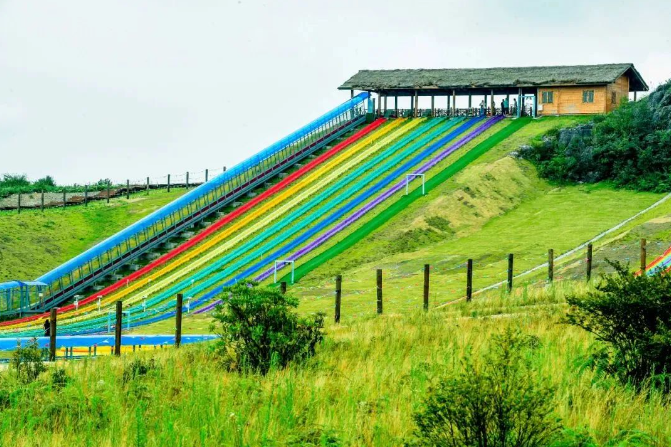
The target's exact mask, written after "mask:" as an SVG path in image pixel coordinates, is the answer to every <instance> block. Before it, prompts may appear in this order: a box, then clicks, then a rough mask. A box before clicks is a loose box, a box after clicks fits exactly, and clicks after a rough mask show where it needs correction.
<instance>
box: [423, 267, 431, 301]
mask: <svg viewBox="0 0 671 447" xmlns="http://www.w3.org/2000/svg"><path fill="white" fill-rule="evenodd" d="M430 270H431V266H429V264H424V311H425V312H428V310H429V272H430Z"/></svg>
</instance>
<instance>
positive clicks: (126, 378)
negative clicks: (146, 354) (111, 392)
mask: <svg viewBox="0 0 671 447" xmlns="http://www.w3.org/2000/svg"><path fill="white" fill-rule="evenodd" d="M156 369H158V365H157V364H156V361H155V360H154V359H153V358H150V359H149V360H146V359H142V358H136V359H133V361H132V362H130V364H129V365H127V366H126V367H125V368H124V370H123V375H122V380H123V383H128V382H132V381H133V380H135V379H137V378H140V377H144V376H146V375H148V374H149V373H150V372H152V371H155V370H156Z"/></svg>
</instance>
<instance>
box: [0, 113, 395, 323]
mask: <svg viewBox="0 0 671 447" xmlns="http://www.w3.org/2000/svg"><path fill="white" fill-rule="evenodd" d="M384 123H385V120H384V119H382V118H381V119H378V120H375V121H374V122H373V123H371V124H369V125H368V126H366V127H364V128H363V129H361V130H359V131H358V132H356V133H355V134H353V135H352V136H350V137H348V138H347V139H345V140H344V141H342V142H340V143H338V144H337V145H335V146H334V147H333V148H331V149H329V150H328V151H327V152H325V153H323V154H321V155H320V156H318V157H317V158H315V159H314V160H312V161H310V162H309V163H308V164H306V165H305V166H303V167H301V168H300V169H299V170H297V171H296V172H294V173H292V174H290V175H289V176H287V177H286V178H285V179H283V180H282V181H280V182H279V183H277V184H276V185H273V186H272V187H270V188H269V189H268V190H266V191H264V192H263V193H261V194H260V195H258V196H257V197H255V198H253V199H252V200H250V201H249V202H246V203H245V204H243V205H242V206H240V207H239V208H237V209H235V210H234V211H233V212H231V213H229V214H227V215H226V216H224V217H223V218H222V219H220V220H219V221H217V222H215V223H214V224H213V225H211V226H209V227H208V228H207V229H205V230H204V231H202V232H201V233H199V234H197V235H196V236H194V237H193V238H191V239H190V240H188V241H186V242H185V243H183V244H181V245H180V246H179V247H176V248H175V249H173V250H171V251H170V252H169V253H167V254H165V255H163V256H161V257H160V258H158V259H156V260H155V261H153V262H151V263H150V264H148V265H146V266H145V267H143V268H141V269H139V270H138V271H136V272H134V273H132V274H130V275H129V276H127V277H125V278H122V279H121V280H119V281H117V282H116V283H114V284H112V285H110V286H108V287H107V288H105V289H103V290H101V291H99V292H97V293H95V294H93V295H91V296H89V297H87V298H85V299H84V300H81V301H80V302H79V305H78V307H79V309H80V310H82V311H86V310H87V309H86V307H85V306H86V305H87V304H91V303H94V304H97V300H98V298H99V297H106V296H107V295H109V294H111V293H113V292H115V291H117V290H120V289H122V288H123V287H124V286H125V287H128V286H129V285H130V283H132V282H133V283H134V282H136V281H137V280H139V279H140V278H142V277H143V276H145V275H146V274H148V273H150V272H152V271H153V270H155V269H156V268H157V267H159V266H162V265H164V264H166V263H167V262H168V261H170V260H172V259H174V258H176V257H178V256H179V255H180V254H182V253H184V252H186V251H187V250H189V249H190V248H192V247H195V246H196V245H198V244H199V243H201V242H203V241H205V240H206V239H207V238H208V237H210V236H211V235H213V234H215V233H216V232H218V231H219V230H220V229H222V228H223V227H224V226H225V225H227V224H230V223H231V222H233V221H234V220H235V219H237V218H239V217H240V216H242V215H244V214H245V213H247V212H248V211H249V210H251V209H253V208H254V207H255V206H257V205H259V204H260V203H262V202H263V201H265V200H267V199H268V198H270V197H272V196H274V195H275V194H277V193H279V192H281V191H282V190H284V189H286V188H287V187H288V186H289V185H290V184H292V183H294V182H295V181H296V180H298V179H299V178H301V177H302V176H304V175H306V174H307V173H309V172H311V171H313V170H314V169H315V168H316V167H317V166H319V165H321V164H323V163H325V162H326V161H328V160H329V159H332V158H333V157H334V156H336V155H337V154H339V153H341V152H342V151H344V150H345V149H346V148H348V147H349V146H351V145H352V144H354V143H356V142H358V141H360V140H361V139H363V138H364V137H366V136H368V135H369V134H371V133H373V132H374V131H375V130H377V129H378V128H379V127H380V126H382V124H384ZM73 310H75V305H74V304H70V305H67V306H64V307H62V308H59V309H58V312H59V314H60V313H66V312H70V311H73ZM47 316H48V313H44V314H39V315H33V316H30V317H24V318H20V319H16V320H11V321H5V322H0V327H2V326H10V327H11V326H15V325H17V324H20V323H27V322H31V321H36V320H41V319H44V318H46V317H47Z"/></svg>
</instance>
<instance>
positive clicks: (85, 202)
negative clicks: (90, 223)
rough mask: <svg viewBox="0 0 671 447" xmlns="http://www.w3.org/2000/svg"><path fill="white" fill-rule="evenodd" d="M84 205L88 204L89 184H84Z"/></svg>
mask: <svg viewBox="0 0 671 447" xmlns="http://www.w3.org/2000/svg"><path fill="white" fill-rule="evenodd" d="M84 206H89V185H84Z"/></svg>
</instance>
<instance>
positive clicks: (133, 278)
mask: <svg viewBox="0 0 671 447" xmlns="http://www.w3.org/2000/svg"><path fill="white" fill-rule="evenodd" d="M499 120H500V118H498V117H494V118H490V119H484V118H470V119H466V118H452V119H443V118H428V119H424V118H421V119H394V120H383V119H378V120H375V121H373V122H372V123H371V124H368V125H366V126H362V127H360V128H359V129H358V130H357V131H356V132H355V133H354V134H352V135H351V136H350V137H348V138H347V139H345V140H344V141H342V142H341V143H339V144H337V145H335V146H333V147H332V148H330V149H328V150H327V151H326V152H324V153H323V154H321V155H320V156H318V157H317V158H315V159H314V160H312V161H310V162H309V163H307V164H306V165H305V166H302V167H300V169H299V170H298V171H296V172H294V173H292V174H290V175H289V176H287V177H286V178H284V179H283V180H282V181H280V182H279V183H277V184H276V185H273V186H271V187H270V188H269V189H267V190H266V191H264V192H263V193H261V194H260V195H258V196H256V197H254V198H253V199H251V200H250V201H249V202H247V203H245V204H244V205H242V206H240V207H239V208H236V209H235V210H234V211H232V212H231V213H229V214H227V215H226V216H224V217H222V218H221V219H219V220H218V221H217V222H215V223H214V224H212V225H210V226H209V227H208V228H206V229H205V230H203V231H202V232H201V233H199V234H197V235H195V236H194V237H193V238H191V239H189V240H188V241H186V242H185V243H183V244H182V245H180V246H179V247H177V248H175V249H173V250H171V251H170V252H168V253H166V254H165V255H163V256H161V257H159V258H158V259H157V260H155V261H153V262H151V263H150V264H148V265H147V266H145V267H143V268H141V269H140V270H138V271H137V272H134V273H132V274H130V275H128V276H127V277H125V278H122V279H121V280H119V281H117V282H115V283H114V284H112V285H110V286H109V287H107V288H105V289H104V290H102V291H101V292H99V293H96V294H92V295H90V296H88V297H87V298H86V299H84V300H80V302H79V303H78V305H76V306H75V305H68V306H65V307H64V308H62V309H59V325H58V332H59V335H66V334H71V335H86V334H100V333H107V332H110V331H112V330H113V327H114V321H112V320H113V318H111V313H110V312H111V311H112V308H113V304H114V303H115V302H116V301H117V300H122V301H123V302H124V311H125V316H124V323H123V329H127V328H130V329H134V328H138V327H142V326H144V325H147V324H152V323H155V322H158V321H161V320H164V319H167V318H171V317H172V316H174V307H175V295H176V294H177V293H183V294H184V296H185V297H186V300H185V306H184V311H185V312H186V315H187V317H188V315H190V314H191V313H204V312H208V311H211V310H212V309H213V308H214V307H215V306H216V305H217V304H218V303H219V302H220V299H221V298H220V294H221V293H222V291H223V289H224V288H225V287H226V286H229V285H232V284H234V283H236V282H238V281H243V280H246V279H249V278H254V279H256V280H259V281H267V280H269V278H270V277H271V276H273V274H274V273H275V271H276V270H278V271H281V270H282V269H283V268H286V266H285V264H283V263H280V264H277V265H276V261H282V262H285V261H287V262H299V261H301V262H303V261H304V259H308V260H309V258H310V257H313V256H316V255H318V253H319V251H320V250H321V247H325V246H327V245H328V244H332V243H333V242H332V241H333V239H334V238H335V237H336V236H338V235H340V234H343V233H344V232H347V231H348V230H349V229H350V228H352V226H354V225H356V224H357V223H359V222H365V220H366V219H368V218H369V216H371V214H372V213H373V212H374V210H376V209H377V208H378V207H379V206H380V205H381V204H383V203H390V202H394V201H396V200H398V197H399V194H401V192H402V190H403V188H405V185H406V175H407V174H411V173H412V174H425V173H428V172H429V171H430V170H431V169H432V168H434V167H435V166H436V165H437V164H438V163H440V162H441V161H443V160H445V159H447V158H448V157H449V156H450V155H451V154H453V153H454V152H455V151H457V150H458V149H460V148H462V147H463V146H465V145H466V144H468V143H469V142H470V141H472V140H473V139H474V138H476V137H477V136H479V135H481V134H482V133H483V132H486V131H487V130H488V129H490V128H491V127H492V126H494V125H495V124H496V123H497V122H499ZM408 181H414V182H416V181H419V180H418V179H417V177H412V178H409V179H408ZM45 316H46V315H45V314H39V315H33V316H30V317H26V318H22V319H18V320H13V321H8V322H4V323H0V331H1V332H0V336H1V337H9V336H11V337H17V336H20V337H31V336H39V335H41V327H40V326H41V321H42V320H43V319H44V317H45Z"/></svg>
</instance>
